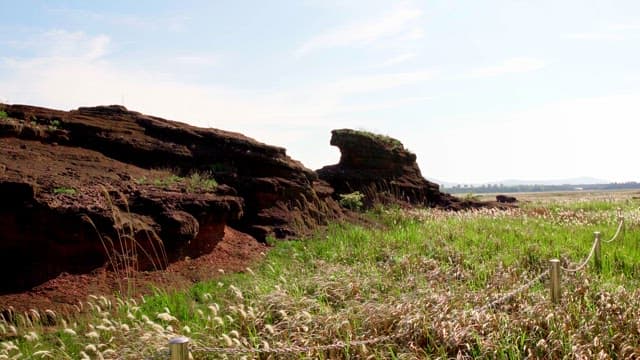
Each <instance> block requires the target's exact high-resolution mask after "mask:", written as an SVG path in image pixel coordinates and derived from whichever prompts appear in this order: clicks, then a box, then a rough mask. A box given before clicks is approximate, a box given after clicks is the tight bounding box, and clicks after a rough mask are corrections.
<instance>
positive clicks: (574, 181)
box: [428, 176, 611, 188]
mask: <svg viewBox="0 0 640 360" xmlns="http://www.w3.org/2000/svg"><path fill="white" fill-rule="evenodd" d="M428 180H429V181H432V182H434V183H436V184H439V185H440V186H442V187H444V188H452V187H455V186H458V185H462V186H465V185H466V186H469V187H481V186H484V185H500V184H502V185H503V186H520V185H545V186H553V185H596V184H609V183H611V181H609V180H605V179H598V178H594V177H588V176H582V177H575V178H567V179H552V180H519V179H507V180H500V181H490V182H485V183H459V182H449V181H441V180H438V179H433V178H432V179H428Z"/></svg>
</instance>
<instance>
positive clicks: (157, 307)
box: [0, 194, 640, 359]
mask: <svg viewBox="0 0 640 360" xmlns="http://www.w3.org/2000/svg"><path fill="white" fill-rule="evenodd" d="M527 200H528V201H527V202H526V203H523V204H522V206H521V208H520V209H514V210H509V211H498V210H482V211H469V212H459V213H452V212H445V211H439V210H410V211H404V210H399V209H378V210H376V211H372V212H370V213H368V214H366V215H365V217H366V218H367V221H363V222H362V223H361V224H360V225H354V224H333V225H331V226H329V227H328V228H327V229H325V230H323V231H319V232H318V233H317V234H316V235H315V236H314V237H311V238H309V239H304V240H300V241H283V242H278V243H276V244H275V246H274V247H273V249H272V250H271V251H270V252H269V254H268V255H267V257H266V259H265V260H264V261H263V262H262V263H260V264H256V265H255V267H254V268H252V269H248V270H247V271H246V272H244V273H240V274H229V275H225V276H222V277H220V278H219V279H217V280H214V281H211V282H206V283H199V284H196V285H195V286H193V288H191V289H190V290H189V291H187V292H179V293H167V292H158V293H157V294H156V295H154V296H147V297H145V298H144V299H143V300H141V299H138V300H117V301H110V300H109V299H107V298H104V297H96V298H93V299H90V300H89V301H88V302H87V303H86V306H85V309H87V313H88V314H87V315H82V316H76V317H74V318H73V319H58V324H59V325H56V326H44V325H42V322H40V321H37V317H36V319H34V320H28V317H26V316H22V317H20V319H21V321H19V324H9V323H6V322H2V321H0V339H2V343H1V346H0V359H10V358H36V359H38V358H55V359H63V358H69V359H78V358H100V357H103V358H121V357H124V358H159V359H160V358H164V359H166V358H168V356H167V353H166V349H167V343H168V340H169V339H170V338H172V337H174V336H177V335H185V336H188V337H189V338H191V339H192V346H191V348H192V352H193V357H194V358H195V359H200V358H204V359H207V358H211V359H218V358H225V357H228V358H242V357H243V356H246V358H274V359H276V358H278V359H280V358H292V359H306V358H309V359H316V358H320V359H323V358H331V359H333V358H345V359H348V358H362V359H368V358H371V359H413V358H420V359H423V358H424V359H429V358H434V359H435V358H456V357H462V358H465V357H466V358H487V359H489V358H491V359H493V358H504V359H507V358H509V359H513V358H523V357H538V358H637V357H639V356H640V345H639V344H640V316H639V315H638V314H640V291H639V290H638V287H639V284H640V236H638V235H639V234H640V232H639V230H640V210H639V209H638V206H639V205H640V204H639V203H638V202H637V201H636V200H633V199H632V198H631V196H620V195H616V196H607V195H606V194H604V195H602V194H598V196H594V197H591V198H585V197H574V198H570V199H569V200H567V198H565V197H560V199H555V200H554V199H551V200H550V199H548V198H545V199H544V200H543V201H538V200H536V199H535V198H530V199H527ZM618 208H620V209H621V210H622V214H623V215H624V218H625V227H624V230H623V232H622V233H621V236H620V237H619V238H618V239H616V240H615V241H614V242H612V243H603V244H602V259H603V266H602V270H601V271H600V272H598V271H597V270H596V269H595V268H594V266H593V262H590V263H589V264H588V265H587V267H586V268H585V270H584V271H580V272H577V273H563V274H562V298H561V301H560V303H558V304H556V305H554V304H552V303H551V301H550V296H549V288H548V286H549V284H548V277H543V278H542V280H541V281H535V282H534V283H533V284H532V286H531V287H530V288H527V289H525V290H523V291H521V292H517V293H515V294H514V296H513V297H510V298H508V299H505V301H502V302H499V303H497V304H496V306H493V307H488V306H487V305H488V304H490V303H492V302H493V301H494V300H496V299H501V297H502V295H504V294H508V293H510V292H512V291H513V290H516V289H518V288H519V287H520V286H521V285H523V284H525V283H527V282H528V281H529V280H531V279H534V278H535V277H536V276H537V275H539V274H541V273H543V272H544V271H546V270H547V269H548V266H549V260H550V259H552V258H558V259H560V260H561V262H562V264H563V266H565V267H575V266H576V265H578V264H579V263H580V262H582V260H583V259H585V257H586V256H587V254H588V253H589V250H590V248H591V245H592V242H593V238H594V237H593V232H594V231H600V232H602V238H603V240H608V239H610V238H611V237H612V236H613V235H614V233H615V231H616V228H617V225H618V219H617V212H618ZM40 316H48V317H52V316H54V315H53V314H44V313H41V314H40ZM31 318H32V319H33V318H34V316H31ZM333 345H335V346H333ZM229 349H231V350H229ZM214 350H215V351H214ZM256 350H260V351H263V353H257V352H256ZM274 351H280V352H274ZM226 352H228V353H226Z"/></svg>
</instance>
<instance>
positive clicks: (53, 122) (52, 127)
mask: <svg viewBox="0 0 640 360" xmlns="http://www.w3.org/2000/svg"><path fill="white" fill-rule="evenodd" d="M59 128H60V120H51V121H49V130H56V129H59Z"/></svg>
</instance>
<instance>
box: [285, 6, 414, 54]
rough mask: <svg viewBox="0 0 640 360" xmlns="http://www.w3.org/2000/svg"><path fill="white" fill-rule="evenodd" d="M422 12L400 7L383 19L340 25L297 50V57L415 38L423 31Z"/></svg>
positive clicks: (383, 16) (384, 15)
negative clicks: (337, 48)
mask: <svg viewBox="0 0 640 360" xmlns="http://www.w3.org/2000/svg"><path fill="white" fill-rule="evenodd" d="M421 16H422V11H421V10H420V9H417V8H413V7H409V6H406V5H402V6H398V7H395V8H393V9H391V10H390V11H389V12H387V13H385V14H383V15H382V16H380V17H377V18H372V19H367V20H364V21H360V22H355V23H351V24H346V25H343V26H338V27H336V28H333V29H329V30H326V31H324V32H323V33H321V34H319V35H317V36H315V37H313V38H311V39H309V40H308V41H307V42H305V43H304V44H302V45H301V46H299V47H298V48H297V49H296V50H295V55H296V56H304V55H306V54H308V53H310V52H313V51H316V50H320V49H327V48H334V47H346V46H362V45H367V44H371V43H374V42H377V41H379V40H381V39H388V38H395V39H396V40H397V38H399V37H404V38H405V39H416V38H419V37H422V35H423V31H422V29H421V28H420V27H418V26H416V25H415V22H416V20H418V19H419V18H420V17H421Z"/></svg>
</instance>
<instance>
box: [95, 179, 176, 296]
mask: <svg viewBox="0 0 640 360" xmlns="http://www.w3.org/2000/svg"><path fill="white" fill-rule="evenodd" d="M102 193H103V196H104V199H105V202H106V204H107V208H108V211H109V213H110V215H111V220H112V221H113V229H114V230H115V236H114V237H113V238H112V237H111V236H109V235H107V234H104V233H102V232H101V231H99V230H98V228H97V226H96V224H95V223H94V222H93V221H92V220H91V218H89V217H88V216H86V215H85V216H84V220H85V221H86V222H87V223H89V224H90V225H91V226H92V227H93V229H94V230H95V231H96V234H97V236H98V238H99V240H100V243H101V244H102V247H103V250H104V254H105V256H106V258H107V261H108V265H109V267H110V269H111V270H112V271H113V272H114V273H115V276H116V279H117V284H118V287H119V293H120V294H122V295H123V296H125V297H126V298H131V297H133V296H135V289H136V288H137V287H136V278H137V274H138V272H139V271H140V270H142V269H141V267H140V261H141V260H142V261H143V262H144V263H145V264H148V265H146V266H145V270H146V269H149V268H150V269H151V270H155V271H158V270H162V269H165V268H166V267H167V265H168V259H167V253H166V251H165V247H164V242H163V241H162V239H161V238H160V237H159V236H158V235H157V234H156V233H155V231H153V229H151V228H149V226H148V225H146V224H144V223H142V222H141V221H140V220H137V219H136V217H135V216H133V214H132V213H131V211H130V210H129V203H128V200H127V198H126V196H124V195H123V194H122V193H120V192H109V191H108V190H107V189H106V188H105V189H103V191H102ZM112 194H113V195H115V196H117V197H118V198H117V199H116V200H117V201H114V200H113V198H112ZM117 203H119V204H121V205H120V206H118V204H117Z"/></svg>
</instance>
